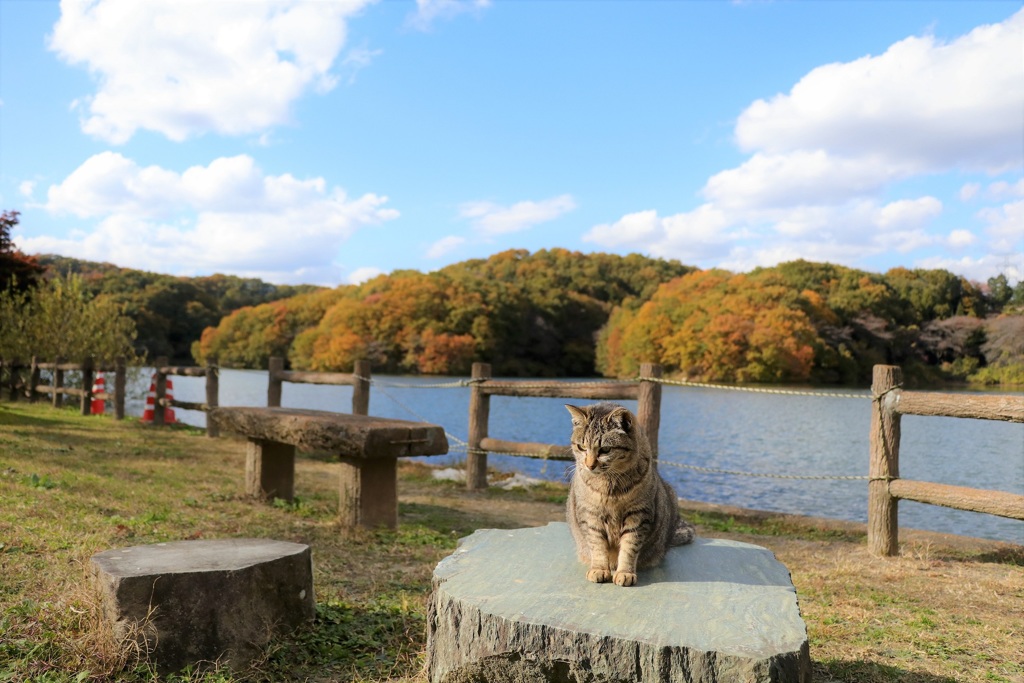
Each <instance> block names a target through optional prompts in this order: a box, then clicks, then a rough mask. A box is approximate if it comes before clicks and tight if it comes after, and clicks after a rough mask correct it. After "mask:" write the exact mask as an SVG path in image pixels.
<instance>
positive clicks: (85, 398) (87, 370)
mask: <svg viewBox="0 0 1024 683" xmlns="http://www.w3.org/2000/svg"><path fill="white" fill-rule="evenodd" d="M93 367H94V365H93V358H92V356H89V357H87V358H86V359H85V360H84V361H83V362H82V411H81V412H82V415H88V414H90V413H91V412H92V380H93V377H94V374H95V373H94V370H93Z"/></svg>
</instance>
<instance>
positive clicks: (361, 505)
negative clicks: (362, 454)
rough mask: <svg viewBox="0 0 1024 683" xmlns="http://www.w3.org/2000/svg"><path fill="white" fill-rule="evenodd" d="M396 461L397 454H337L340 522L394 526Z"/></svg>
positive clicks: (396, 517) (396, 498)
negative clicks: (339, 470) (339, 485)
mask: <svg viewBox="0 0 1024 683" xmlns="http://www.w3.org/2000/svg"><path fill="white" fill-rule="evenodd" d="M397 464H398V459H397V458H371V459H364V458H346V457H342V458H341V488H340V495H341V502H340V505H339V512H340V516H341V524H342V525H343V526H362V527H367V528H375V527H381V526H383V527H387V528H389V529H394V528H395V527H396V526H397V525H398V466H397Z"/></svg>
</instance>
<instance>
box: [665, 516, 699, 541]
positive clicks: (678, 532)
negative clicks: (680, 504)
mask: <svg viewBox="0 0 1024 683" xmlns="http://www.w3.org/2000/svg"><path fill="white" fill-rule="evenodd" d="M696 537H697V527H695V526H694V525H692V524H690V523H689V522H687V521H686V520H685V519H683V518H682V517H680V518H679V522H678V523H676V528H675V530H673V532H672V540H670V541H669V545H686V544H687V543H693V539H694V538H696Z"/></svg>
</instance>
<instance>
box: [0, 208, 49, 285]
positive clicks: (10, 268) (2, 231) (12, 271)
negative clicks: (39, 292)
mask: <svg viewBox="0 0 1024 683" xmlns="http://www.w3.org/2000/svg"><path fill="white" fill-rule="evenodd" d="M19 215H21V214H20V213H19V212H17V211H4V212H3V213H0V290H6V289H11V288H13V289H17V290H20V291H25V290H27V289H30V288H31V287H33V286H34V285H35V284H36V281H37V280H38V279H39V276H40V275H42V273H43V270H44V268H43V267H42V266H41V265H39V263H38V261H36V259H34V258H32V257H31V256H26V255H25V254H23V253H21V252H20V251H18V249H17V248H16V247H15V246H14V241H13V239H12V238H11V232H12V231H13V230H14V228H15V227H16V226H17V225H18V216H19Z"/></svg>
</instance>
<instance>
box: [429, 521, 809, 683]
mask: <svg viewBox="0 0 1024 683" xmlns="http://www.w3.org/2000/svg"><path fill="white" fill-rule="evenodd" d="M433 589H434V590H433V595H432V596H431V602H430V606H429V613H428V617H427V658H428V659H427V673H428V676H429V679H430V681H431V683H512V682H513V681H517V682H518V681H550V682H555V681H557V682H560V683H584V682H586V683H598V682H600V683H648V682H650V683H664V682H666V681H685V682H686V683H698V682H704V683H728V682H736V683H741V682H742V683H760V682H772V683H775V682H778V683H789V682H792V683H808V682H809V681H810V675H811V674H810V668H811V667H810V654H809V650H808V645H807V629H806V626H805V625H804V622H803V619H802V618H801V617H800V611H799V608H798V605H797V596H796V590H795V589H794V587H793V583H792V580H791V579H790V575H789V571H788V570H787V569H786V568H785V566H783V565H782V564H781V563H780V562H779V561H778V560H776V559H775V556H774V555H773V554H772V553H771V552H770V551H768V550H767V549H765V548H761V547H759V546H755V545H750V544H747V543H739V542H736V541H727V540H721V539H704V538H698V539H697V540H696V541H694V543H693V544H692V545H688V546H682V547H678V548H672V549H671V550H670V551H669V553H668V556H667V557H666V558H665V561H664V563H663V564H662V565H661V566H660V567H658V568H655V569H649V570H646V571H641V572H640V576H639V582H638V583H637V585H636V586H633V587H630V588H623V587H620V586H616V585H614V584H594V583H590V582H589V581H587V579H586V567H584V566H583V565H582V564H581V563H580V562H579V560H578V559H577V558H576V552H575V548H574V546H573V541H572V537H571V535H570V533H569V529H568V527H567V526H566V525H565V524H564V523H552V524H549V525H548V526H546V527H538V528H531V529H515V530H498V529H485V530H480V531H477V532H475V533H474V534H472V535H471V536H469V537H467V538H465V539H463V540H462V542H461V543H460V545H459V548H458V550H456V551H455V553H454V554H452V555H451V556H449V557H448V558H446V559H444V560H442V561H441V562H440V563H439V564H438V565H437V568H436V569H435V570H434V579H433Z"/></svg>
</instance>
